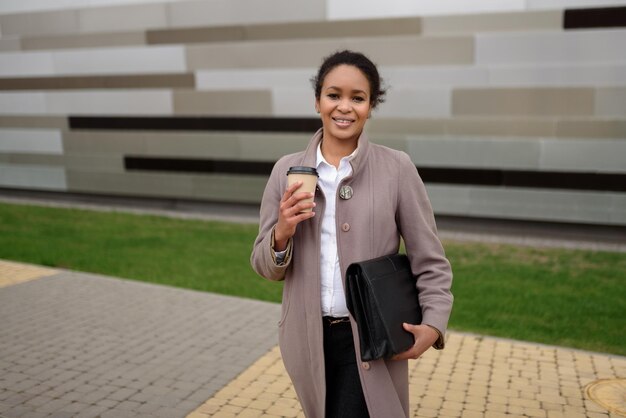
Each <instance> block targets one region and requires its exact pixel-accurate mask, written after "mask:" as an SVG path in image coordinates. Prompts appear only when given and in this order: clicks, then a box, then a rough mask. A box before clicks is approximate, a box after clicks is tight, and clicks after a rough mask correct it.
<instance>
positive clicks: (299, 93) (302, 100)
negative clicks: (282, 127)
mask: <svg viewBox="0 0 626 418" xmlns="http://www.w3.org/2000/svg"><path fill="white" fill-rule="evenodd" d="M272 114H274V115H275V116H301V117H310V118H312V117H318V115H317V113H316V112H315V93H314V91H313V89H312V88H311V87H308V88H307V87H276V88H273V89H272Z"/></svg>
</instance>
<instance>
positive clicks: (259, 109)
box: [173, 90, 272, 116]
mask: <svg viewBox="0 0 626 418" xmlns="http://www.w3.org/2000/svg"><path fill="white" fill-rule="evenodd" d="M173 105H174V113H175V114H177V115H224V116H234V115H238V116H248V115H250V116H259V115H265V116H268V115H271V114H272V96H271V92H269V91H258V90H257V91H201V92H199V91H195V90H175V91H174V93H173Z"/></svg>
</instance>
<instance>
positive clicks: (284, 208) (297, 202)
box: [274, 181, 315, 251]
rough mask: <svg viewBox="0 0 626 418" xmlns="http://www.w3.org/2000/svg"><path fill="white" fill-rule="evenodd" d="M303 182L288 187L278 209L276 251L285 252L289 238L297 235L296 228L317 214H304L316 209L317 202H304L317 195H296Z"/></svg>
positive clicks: (304, 193)
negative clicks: (308, 210)
mask: <svg viewBox="0 0 626 418" xmlns="http://www.w3.org/2000/svg"><path fill="white" fill-rule="evenodd" d="M300 186H302V182H301V181H298V182H295V183H294V184H292V185H291V186H289V187H287V190H285V193H284V194H283V197H282V199H280V206H279V208H278V223H277V224H276V227H275V228H274V250H275V251H283V250H285V249H286V248H287V243H288V242H289V238H291V237H293V236H294V234H295V233H296V227H297V226H298V224H299V223H300V222H302V221H304V220H307V219H310V218H312V217H314V216H315V212H313V211H311V212H302V210H304V209H309V208H313V207H315V202H302V200H303V199H307V198H312V197H313V196H314V195H315V194H314V193H308V192H300V193H294V192H295V191H296V190H297V189H298V188H299V187H300Z"/></svg>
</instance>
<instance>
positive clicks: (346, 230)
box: [341, 223, 350, 232]
mask: <svg viewBox="0 0 626 418" xmlns="http://www.w3.org/2000/svg"><path fill="white" fill-rule="evenodd" d="M341 230H342V231H343V232H348V231H349V230H350V224H349V223H345V224H343V225H341Z"/></svg>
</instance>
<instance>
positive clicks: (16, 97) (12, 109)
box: [0, 92, 47, 115]
mask: <svg viewBox="0 0 626 418" xmlns="http://www.w3.org/2000/svg"><path fill="white" fill-rule="evenodd" d="M46 109H47V106H46V95H45V94H44V93H34V92H19V93H13V92H11V93H0V115H38V114H44V113H46Z"/></svg>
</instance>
